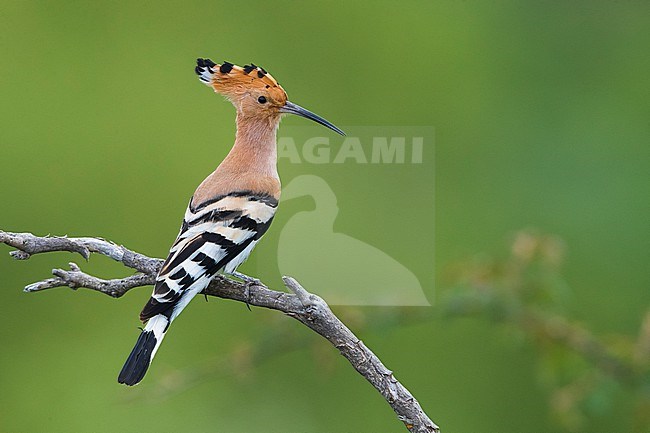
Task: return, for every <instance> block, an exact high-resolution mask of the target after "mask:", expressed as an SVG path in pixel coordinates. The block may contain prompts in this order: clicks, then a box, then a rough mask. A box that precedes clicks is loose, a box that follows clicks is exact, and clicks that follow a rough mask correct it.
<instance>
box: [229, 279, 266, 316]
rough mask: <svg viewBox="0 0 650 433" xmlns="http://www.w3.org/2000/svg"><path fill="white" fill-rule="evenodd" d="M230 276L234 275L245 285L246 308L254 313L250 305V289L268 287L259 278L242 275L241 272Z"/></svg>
mask: <svg viewBox="0 0 650 433" xmlns="http://www.w3.org/2000/svg"><path fill="white" fill-rule="evenodd" d="M230 275H232V276H233V277H235V278H238V279H240V280H242V281H243V282H244V283H245V284H244V299H245V301H244V302H245V303H246V307H247V308H248V311H252V310H251V306H250V304H249V303H248V301H249V299H250V288H251V286H261V287H266V286H264V283H262V282H261V281H260V280H258V279H257V278H253V277H249V276H248V275H246V274H242V273H241V272H237V271H233V272H232V273H231V274H230Z"/></svg>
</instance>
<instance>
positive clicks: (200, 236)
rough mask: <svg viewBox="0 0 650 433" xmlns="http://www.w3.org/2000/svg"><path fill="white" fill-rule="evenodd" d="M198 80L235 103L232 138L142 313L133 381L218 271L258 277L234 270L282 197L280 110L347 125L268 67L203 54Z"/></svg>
mask: <svg viewBox="0 0 650 433" xmlns="http://www.w3.org/2000/svg"><path fill="white" fill-rule="evenodd" d="M194 70H195V72H196V74H197V75H198V78H199V80H200V81H201V82H202V83H203V84H205V85H207V86H209V87H211V88H212V89H213V90H214V91H215V92H216V93H219V94H221V95H222V96H224V97H225V98H226V99H227V100H229V101H230V102H231V103H232V104H233V105H234V107H235V109H236V112H237V115H236V126H237V132H236V136H235V141H234V144H233V146H232V148H231V150H230V152H229V153H228V155H227V156H226V157H225V158H224V159H223V161H222V162H221V163H220V164H219V165H218V166H217V168H216V169H215V170H214V171H213V172H212V173H211V174H210V175H209V176H208V177H207V178H205V180H204V181H203V182H202V183H201V184H200V185H199V186H198V188H197V189H196V191H195V192H194V194H193V195H192V198H191V199H190V202H189V204H188V207H187V209H186V211H185V216H184V218H183V222H182V224H181V229H180V232H179V234H178V237H177V238H176V241H175V242H174V243H173V245H172V246H171V249H170V251H169V255H168V257H167V259H166V260H165V261H164V263H163V265H162V267H161V269H160V271H159V272H158V275H157V277H156V281H155V285H154V289H153V293H152V295H151V298H149V300H148V301H147V303H146V304H145V306H144V308H143V309H142V312H141V313H140V320H141V321H142V322H143V323H146V325H145V327H144V329H142V332H141V333H140V335H139V337H138V340H137V342H136V344H135V346H134V347H133V350H132V351H131V353H130V354H129V356H128V358H127V360H126V362H125V364H124V367H123V368H122V370H121V371H120V373H119V376H118V382H119V383H123V384H125V385H129V386H133V385H136V384H138V383H139V382H141V381H142V379H143V378H144V376H145V374H146V372H147V370H148V369H149V366H150V364H151V361H152V360H153V358H154V356H155V354H156V352H157V351H158V348H159V347H160V344H161V343H162V341H163V338H164V337H165V335H166V333H167V332H168V330H169V326H170V325H171V324H172V322H173V321H174V320H175V319H176V318H177V317H178V315H179V314H180V313H181V311H183V309H184V308H185V307H186V306H187V305H188V303H189V302H190V301H191V300H192V298H194V296H196V295H197V294H198V293H200V292H201V291H202V290H203V289H204V288H205V287H206V286H207V285H208V284H209V283H210V281H211V280H212V279H213V278H214V277H215V276H216V275H217V274H218V273H224V274H228V275H231V276H234V277H236V278H238V279H240V280H242V281H244V282H245V283H246V284H252V283H258V282H259V281H258V280H257V279H255V278H253V277H249V276H247V275H244V274H241V273H239V272H237V267H238V266H239V265H240V264H241V263H243V262H244V261H245V260H246V259H247V258H248V256H249V254H250V253H251V251H252V250H253V248H254V247H255V245H256V244H257V243H258V242H259V241H260V238H261V237H262V236H263V235H264V233H265V232H266V231H267V230H268V229H269V226H270V225H271V221H272V220H273V216H274V215H275V211H276V209H277V206H278V203H279V200H280V190H281V186H280V178H279V176H278V171H277V149H276V132H277V129H278V126H279V124H280V119H281V117H282V115H283V114H294V115H298V116H301V117H304V118H307V119H310V120H313V121H315V122H317V123H319V124H321V125H323V126H325V127H327V128H329V129H331V130H333V131H335V132H336V133H338V134H341V135H345V133H344V132H343V131H342V130H341V129H339V128H337V127H336V126H334V125H333V124H332V123H330V122H328V121H327V120H325V119H323V118H322V117H320V116H318V115H316V114H314V113H313V112H311V111H309V110H307V109H305V108H303V107H301V106H299V105H297V104H294V103H292V102H290V101H289V100H288V99H287V93H286V92H285V90H284V89H283V88H282V87H281V86H280V84H278V82H277V81H276V80H275V79H274V78H273V77H272V76H271V74H269V73H268V72H267V71H266V70H265V69H264V68H262V67H260V66H257V65H255V64H253V63H251V64H248V65H245V66H243V67H241V66H237V65H234V64H232V63H230V62H226V61H224V62H223V63H221V64H218V63H215V62H213V61H212V60H210V59H203V58H199V59H197V61H196V67H195V69H194Z"/></svg>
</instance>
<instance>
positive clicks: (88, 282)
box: [0, 231, 439, 433]
mask: <svg viewBox="0 0 650 433" xmlns="http://www.w3.org/2000/svg"><path fill="white" fill-rule="evenodd" d="M0 243H5V244H7V245H9V246H12V247H14V248H16V249H17V250H18V251H12V252H11V253H10V254H11V255H12V257H14V258H15V259H19V260H25V259H28V258H29V257H30V256H31V255H33V254H38V253H45V252H51V251H70V252H75V253H79V254H81V255H82V256H83V257H84V258H85V259H88V258H89V257H90V254H91V253H99V254H102V255H105V256H108V257H110V258H112V259H113V260H116V261H118V262H121V263H123V264H124V265H125V266H127V267H130V268H132V269H135V270H137V271H139V273H137V274H135V275H133V276H130V277H126V278H122V279H113V280H103V279H100V278H97V277H94V276H92V275H88V274H86V273H85V272H83V271H82V270H81V269H80V268H79V266H77V265H76V264H74V263H70V264H69V265H70V270H68V271H66V270H63V269H54V270H52V273H53V274H54V278H49V279H46V280H43V281H39V282H36V283H33V284H30V285H28V286H27V287H25V291H26V292H37V291H41V290H45V289H51V288H54V287H62V286H67V287H71V288H73V289H77V288H80V287H84V288H87V289H92V290H96V291H98V292H101V293H105V294H107V295H109V296H112V297H114V298H118V297H120V296H122V295H124V294H125V293H126V292H128V291H129V290H131V289H132V288H134V287H139V286H145V285H150V284H153V283H154V281H155V278H156V274H157V273H158V270H159V269H160V267H161V266H162V260H160V259H156V258H151V257H147V256H145V255H142V254H139V253H136V252H134V251H131V250H129V249H127V248H125V247H123V246H119V245H116V244H114V243H112V242H109V241H106V240H104V239H98V238H68V237H54V236H52V237H50V236H47V237H39V236H34V235H33V234H31V233H10V232H3V231H0ZM283 281H284V284H285V285H286V286H287V288H288V289H289V290H291V292H292V293H286V292H279V291H275V290H271V289H269V288H268V287H266V286H264V285H257V284H247V283H240V282H237V281H234V280H230V279H228V278H226V277H223V276H218V277H217V278H215V279H214V280H213V281H212V283H211V284H210V285H209V286H208V287H207V288H206V289H205V290H204V291H203V293H204V294H206V295H210V296H217V297H220V298H224V299H231V300H235V301H240V302H245V303H247V304H250V305H255V306H257V307H264V308H269V309H272V310H278V311H282V312H283V313H284V314H286V315H288V316H290V317H293V318H294V319H296V320H298V321H299V322H301V323H302V324H304V325H305V326H307V327H309V328H310V329H312V330H313V331H315V332H316V333H318V334H319V335H321V336H323V337H324V338H325V339H327V340H328V341H329V342H330V343H331V344H332V345H333V346H334V347H336V348H337V349H338V350H339V351H340V352H341V355H343V356H344V357H345V358H346V359H347V360H348V361H349V362H350V364H352V366H353V367H354V368H355V369H356V370H357V371H358V372H359V374H361V375H362V376H363V377H365V378H366V380H368V382H370V383H371V384H372V385H373V386H374V387H375V388H376V389H377V391H379V392H380V393H381V395H382V396H383V397H384V398H385V399H386V401H387V402H388V404H389V405H390V406H391V407H392V408H393V410H394V411H395V413H396V414H397V417H398V418H399V419H400V420H401V421H402V422H403V423H404V425H405V426H406V428H407V429H408V430H409V431H411V432H414V433H438V432H439V429H438V426H437V425H436V424H435V423H434V422H433V421H432V420H431V419H430V418H429V417H428V416H427V415H426V413H424V411H423V410H422V408H421V407H420V404H419V403H418V401H417V400H416V399H415V397H413V395H412V394H411V393H410V392H409V391H408V390H407V389H406V388H405V387H404V386H403V385H402V384H401V383H400V382H399V381H398V380H397V379H396V378H395V376H394V375H393V372H392V371H391V370H389V369H388V368H386V366H384V364H383V363H382V362H381V361H380V360H379V358H378V357H377V355H375V354H374V353H373V352H372V351H371V350H370V349H368V348H367V347H366V345H365V344H363V342H362V341H361V340H359V339H358V338H357V337H356V336H355V335H354V333H353V332H352V331H350V329H348V328H347V327H346V326H345V325H344V324H343V322H341V321H340V320H339V319H338V317H336V316H335V315H334V313H332V310H330V308H329V306H328V305H327V303H326V302H325V301H324V300H323V299H322V298H320V297H319V296H316V295H314V294H312V293H309V292H308V291H307V290H305V288H303V287H302V286H301V285H300V284H299V283H298V282H297V281H296V280H295V279H293V278H291V277H283Z"/></svg>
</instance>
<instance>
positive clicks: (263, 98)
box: [257, 96, 266, 104]
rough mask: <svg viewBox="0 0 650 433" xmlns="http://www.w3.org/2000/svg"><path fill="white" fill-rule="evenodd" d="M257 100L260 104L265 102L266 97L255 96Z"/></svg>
mask: <svg viewBox="0 0 650 433" xmlns="http://www.w3.org/2000/svg"><path fill="white" fill-rule="evenodd" d="M257 102H259V103H260V104H266V97H264V96H260V97H259V98H257Z"/></svg>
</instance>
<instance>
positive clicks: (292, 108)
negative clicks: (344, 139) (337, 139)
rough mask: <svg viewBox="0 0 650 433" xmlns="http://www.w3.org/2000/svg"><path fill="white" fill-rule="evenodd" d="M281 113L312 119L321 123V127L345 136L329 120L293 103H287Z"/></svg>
mask: <svg viewBox="0 0 650 433" xmlns="http://www.w3.org/2000/svg"><path fill="white" fill-rule="evenodd" d="M280 112H281V113H289V114H297V115H298V116H301V117H305V118H307V119H311V120H313V121H314V122H316V123H320V124H321V125H323V126H326V127H328V128H329V129H331V130H332V131H334V132H336V133H338V134H341V135H343V136H345V132H343V131H341V130H340V129H339V128H337V127H336V126H334V125H332V124H331V123H330V122H328V121H327V120H325V119H323V118H322V117H320V116H319V115H317V114H314V113H312V112H311V111H309V110H307V109H305V108H302V107H301V106H300V105H298V104H294V103H293V102H289V101H287V102H286V103H285V104H284V107H282V108H280Z"/></svg>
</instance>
